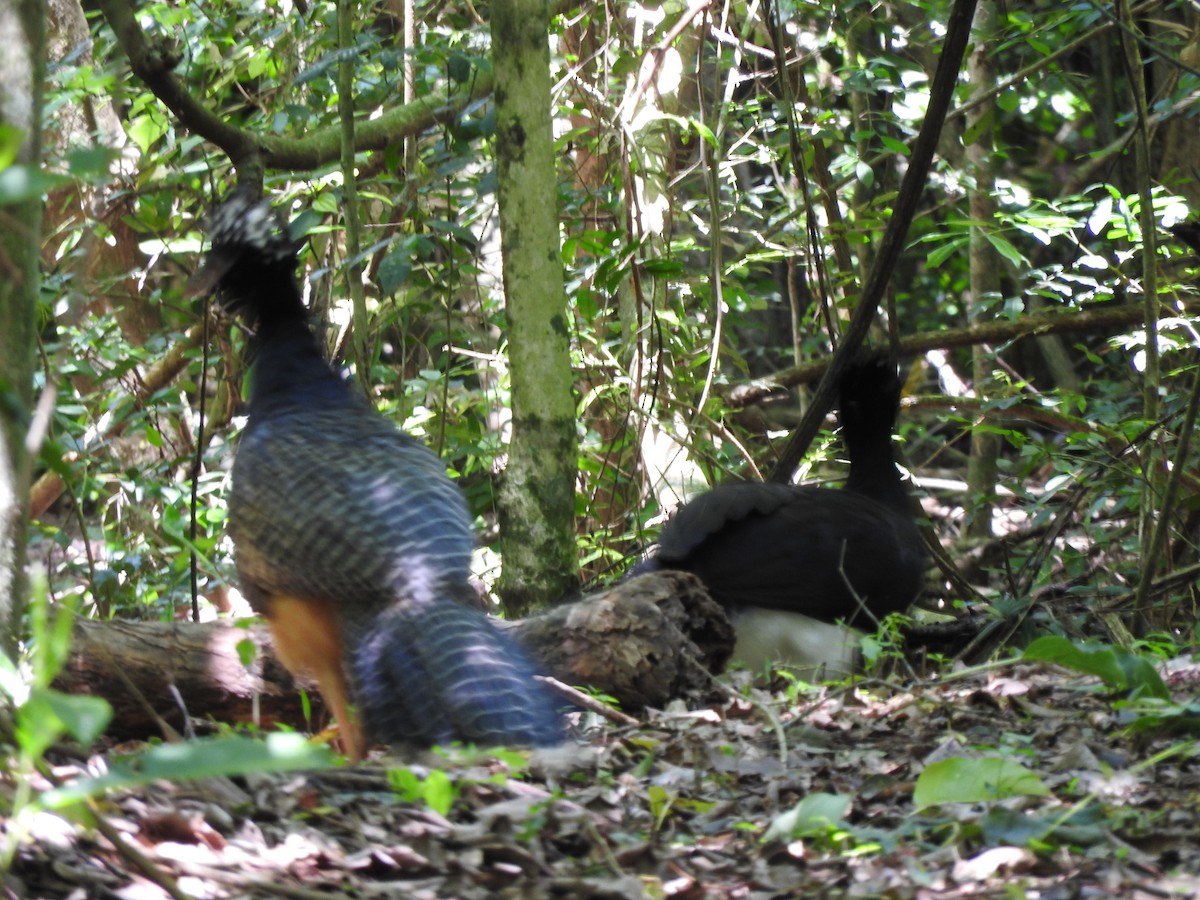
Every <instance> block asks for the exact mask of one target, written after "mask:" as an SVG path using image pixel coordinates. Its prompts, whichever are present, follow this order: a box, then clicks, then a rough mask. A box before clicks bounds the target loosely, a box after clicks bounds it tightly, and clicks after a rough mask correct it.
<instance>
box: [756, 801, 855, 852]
mask: <svg viewBox="0 0 1200 900" xmlns="http://www.w3.org/2000/svg"><path fill="white" fill-rule="evenodd" d="M849 811H850V797H848V796H846V795H845V794H823V793H815V794H809V795H808V796H806V797H805V798H804V799H803V800H801V801H800V802H799V803H797V804H796V805H795V806H793V807H792V808H791V809H789V810H788V811H787V812H785V813H782V814H781V815H778V816H776V817H775V818H774V819H773V820H772V821H771V824H770V826H768V828H767V831H766V833H765V834H764V835H763V838H762V839H763V841H777V840H778V841H790V840H792V839H793V838H797V837H804V836H806V835H812V834H823V833H825V832H826V831H828V830H829V829H830V828H831V827H832V826H834V825H836V824H837V823H838V822H840V821H841V820H842V819H844V818H845V817H846V813H847V812H849Z"/></svg>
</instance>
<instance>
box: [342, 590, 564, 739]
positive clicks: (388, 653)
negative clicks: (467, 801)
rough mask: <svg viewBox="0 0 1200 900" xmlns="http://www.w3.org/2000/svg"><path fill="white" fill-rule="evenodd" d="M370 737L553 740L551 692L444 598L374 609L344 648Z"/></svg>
mask: <svg viewBox="0 0 1200 900" xmlns="http://www.w3.org/2000/svg"><path fill="white" fill-rule="evenodd" d="M353 665H354V676H355V682H356V685H357V699H358V703H359V706H360V710H361V712H362V717H363V720H364V721H365V722H366V725H367V728H368V729H369V731H370V735H371V737H372V738H374V739H375V740H379V741H384V742H388V743H405V742H412V743H417V744H434V743H447V742H449V741H451V740H456V739H457V740H463V741H470V742H474V743H476V744H480V745H486V746H492V745H499V744H505V745H515V744H521V745H530V746H547V745H550V744H556V743H558V742H560V741H561V740H562V738H563V735H562V728H561V724H560V719H559V716H558V715H557V712H556V708H555V707H556V704H555V701H554V699H553V697H552V695H551V693H550V692H549V691H548V690H547V689H546V688H545V687H544V686H542V685H541V684H540V683H539V682H537V681H536V680H534V677H533V676H534V669H533V666H532V665H531V664H530V663H529V661H528V659H526V657H525V654H524V653H523V652H522V651H521V649H520V648H519V647H518V646H517V645H516V643H515V642H513V640H512V639H511V638H509V637H508V636H507V635H504V634H502V633H501V632H499V631H497V630H496V629H495V628H494V627H493V626H492V625H490V624H489V623H488V621H487V618H486V617H485V616H484V615H483V614H482V613H480V612H478V611H477V610H474V609H471V608H469V607H467V606H463V605H461V604H459V603H455V602H453V601H446V602H439V603H428V604H402V605H398V606H395V607H392V608H391V609H389V610H387V611H385V612H384V613H382V614H381V615H380V616H379V617H378V618H377V619H376V620H375V623H374V625H373V627H372V628H371V629H370V631H369V632H368V633H367V634H366V635H364V637H363V639H362V641H361V642H360V643H359V645H358V647H357V648H356V649H355V651H354V654H353Z"/></svg>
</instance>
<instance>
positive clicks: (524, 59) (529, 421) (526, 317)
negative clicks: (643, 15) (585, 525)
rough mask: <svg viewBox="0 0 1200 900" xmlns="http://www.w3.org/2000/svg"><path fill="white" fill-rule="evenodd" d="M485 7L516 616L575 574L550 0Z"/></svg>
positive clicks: (504, 580)
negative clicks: (491, 72)
mask: <svg viewBox="0 0 1200 900" xmlns="http://www.w3.org/2000/svg"><path fill="white" fill-rule="evenodd" d="M491 15H492V54H493V59H494V62H495V69H496V89H495V96H496V167H497V195H498V198H499V204H500V235H501V252H502V255H503V258H504V295H505V308H506V311H507V315H508V327H509V331H508V336H509V347H508V356H509V366H510V371H511V377H512V413H513V424H512V442H511V444H510V445H509V451H508V465H507V468H506V469H505V473H504V481H503V483H502V484H501V486H500V492H499V498H498V502H499V513H500V529H501V532H500V551H501V554H502V556H503V558H504V569H503V573H502V575H501V578H500V593H501V596H503V597H504V601H505V604H506V606H507V608H508V611H509V612H510V613H511V614H513V615H520V614H522V613H524V612H527V611H528V610H530V609H533V608H535V607H537V606H539V605H542V604H544V603H546V602H548V601H550V600H551V599H553V598H555V597H561V596H563V595H564V594H567V593H569V592H570V591H571V590H573V589H574V588H575V586H576V585H577V584H578V563H577V559H576V552H575V478H576V471H577V470H576V466H577V460H578V449H577V446H576V445H577V437H576V419H575V402H574V399H573V398H572V396H571V382H572V376H571V354H570V337H571V330H570V327H569V321H568V319H567V313H566V310H567V303H566V296H565V293H564V290H563V268H562V256H561V252H560V248H559V237H558V216H557V210H558V202H557V199H558V198H557V172H556V169H557V167H556V159H555V155H554V138H553V134H552V133H551V129H550V44H549V35H548V32H547V23H548V22H549V8H548V6H547V4H546V2H545V0H500V2H497V3H495V4H493V5H492V14H491Z"/></svg>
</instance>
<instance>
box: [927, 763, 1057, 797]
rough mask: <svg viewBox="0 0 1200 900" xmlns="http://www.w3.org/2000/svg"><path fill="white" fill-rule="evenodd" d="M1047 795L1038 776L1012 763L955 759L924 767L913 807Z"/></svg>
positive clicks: (1018, 764) (1045, 788) (1047, 789)
mask: <svg viewBox="0 0 1200 900" xmlns="http://www.w3.org/2000/svg"><path fill="white" fill-rule="evenodd" d="M1049 793H1050V790H1049V788H1047V787H1046V785H1045V784H1044V783H1043V782H1042V779H1041V776H1040V775H1037V774H1036V773H1034V772H1030V771H1029V770H1028V769H1026V768H1025V767H1024V766H1023V765H1021V764H1020V763H1019V762H1016V761H1014V760H1011V759H1006V758H1004V757H1001V756H984V757H980V758H978V759H968V758H967V757H963V756H956V757H952V758H950V759H943V760H941V761H940V762H935V763H931V764H930V765H928V766H926V767H925V770H924V771H923V772H921V774H920V776H919V777H918V778H917V786H916V787H915V788H914V789H913V806H914V807H916V808H917V809H924V808H926V807H928V806H937V805H939V804H942V803H983V802H988V801H992V800H1004V799H1006V798H1008V797H1018V796H1030V797H1045V796H1047V795H1048V794H1049Z"/></svg>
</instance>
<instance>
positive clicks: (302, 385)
mask: <svg viewBox="0 0 1200 900" xmlns="http://www.w3.org/2000/svg"><path fill="white" fill-rule="evenodd" d="M279 309H281V307H276V310H277V312H276V314H273V315H270V316H266V317H263V318H260V320H259V323H258V332H257V336H256V345H257V351H258V352H257V358H256V360H255V363H254V373H253V375H252V377H251V381H250V410H249V412H250V417H251V419H252V420H253V419H254V418H255V417H256V416H263V415H269V414H270V413H271V412H274V411H278V410H279V409H282V408H294V407H304V408H313V407H316V408H321V407H326V406H342V405H345V404H346V403H347V402H353V392H352V391H351V390H350V387H349V385H347V384H346V382H345V380H343V379H342V377H341V376H340V375H339V374H338V373H337V372H335V371H334V369H333V367H332V366H330V365H329V363H328V362H327V361H326V359H325V354H324V353H323V352H322V350H321V346H320V344H319V343H318V342H317V338H316V335H314V334H313V331H312V328H311V327H309V323H308V314H307V312H306V311H305V309H304V306H303V304H302V303H300V300H299V295H297V297H296V306H295V307H294V308H293V309H292V311H291V313H290V314H286V315H284V314H280V313H279V312H278V310H279Z"/></svg>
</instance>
